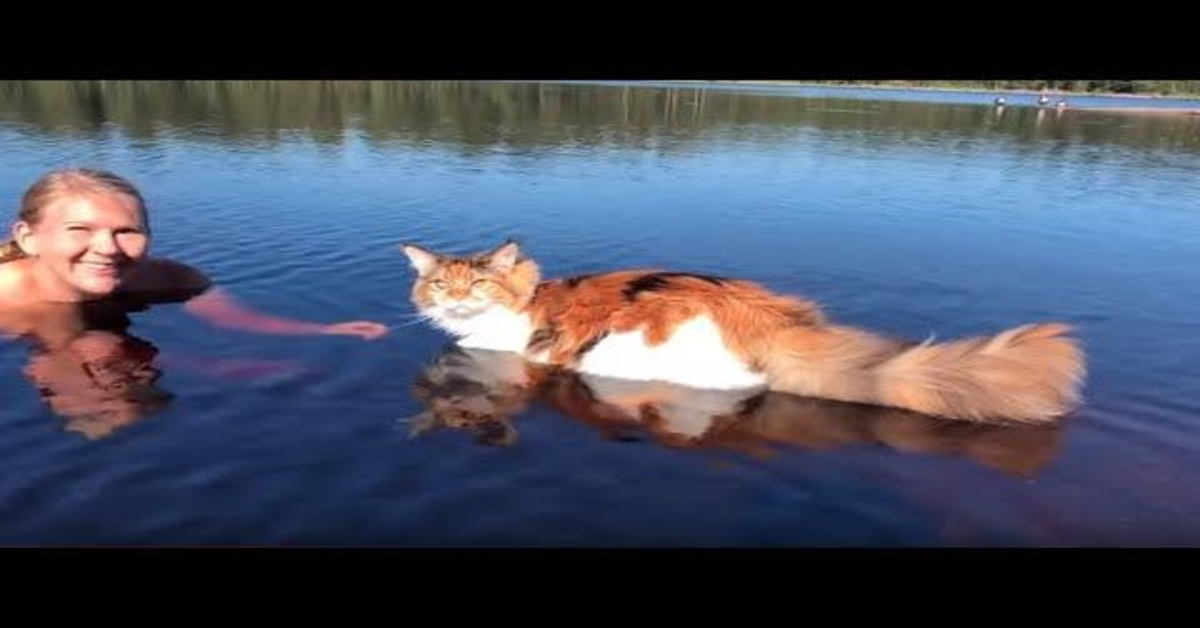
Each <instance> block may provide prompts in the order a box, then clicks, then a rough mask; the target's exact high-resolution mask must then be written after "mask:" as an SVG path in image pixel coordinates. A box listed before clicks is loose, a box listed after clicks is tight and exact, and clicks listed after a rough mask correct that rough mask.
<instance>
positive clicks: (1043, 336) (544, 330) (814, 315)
mask: <svg viewBox="0 0 1200 628" xmlns="http://www.w3.org/2000/svg"><path fill="white" fill-rule="evenodd" d="M401 250H403V251H404V253H405V254H406V255H407V256H408V259H409V261H411V262H412V265H413V267H414V268H416V270H417V273H418V277H417V280H416V282H415V283H414V285H413V290H412V297H413V301H414V303H415V304H416V306H417V308H418V311H419V312H420V313H421V314H422V315H423V316H424V317H426V318H427V319H429V320H430V321H431V322H432V323H433V324H435V325H437V326H438V327H440V328H442V329H444V330H445V331H447V332H449V333H450V334H452V335H454V336H455V337H456V338H457V339H458V344H459V345H461V346H464V347H474V348H480V349H491V350H495V351H512V352H517V353H521V354H523V355H525V356H526V357H528V358H529V359H531V360H533V361H535V362H541V363H547V364H553V365H556V366H560V367H563V368H567V369H572V370H575V371H578V372H580V373H587V374H592V375H601V376H608V377H615V378H621V379H631V380H661V381H666V382H673V383H677V384H683V385H685V386H690V387H694V388H704V389H743V388H763V387H765V388H769V389H771V390H776V391H782V392H788V393H793V394H797V395H804V396H809V397H821V398H826V399H835V400H840V401H851V402H859V403H869V404H875V405H882V406H891V407H897V408H905V409H909V410H915V411H917V412H922V413H925V414H930V415H935V416H941V417H946V418H952V419H963V420H970V421H989V420H999V421H1005V420H1007V421H1023V422H1045V421H1050V420H1053V419H1055V418H1057V417H1060V416H1062V415H1064V414H1066V413H1067V412H1069V411H1070V410H1071V409H1073V408H1074V407H1075V405H1076V404H1077V403H1078V401H1079V388H1080V385H1081V383H1082V379H1083V375H1084V370H1085V369H1084V357H1083V352H1082V351H1081V350H1080V348H1079V346H1078V343H1077V342H1076V341H1075V340H1074V339H1072V338H1071V337H1069V335H1068V333H1069V332H1070V328H1069V327H1068V326H1066V325H1063V324H1059V323H1044V324H1034V325H1024V326H1021V327H1017V328H1014V329H1010V330H1008V331H1005V332H1002V333H1000V334H997V335H994V336H987V337H978V338H968V339H963V340H957V341H953V342H945V343H938V344H933V343H931V342H923V343H915V342H910V341H904V340H897V339H893V338H887V337H884V336H881V335H878V334H874V333H871V332H868V331H864V330H860V329H855V328H852V327H847V326H843V325H837V324H833V323H831V322H829V321H827V320H826V318H825V316H824V315H823V313H822V312H821V310H820V309H819V308H818V307H817V305H816V304H814V303H812V302H810V301H806V300H803V299H800V298H796V297H790V296H783V295H778V294H774V293H772V292H770V291H768V290H766V289H765V288H763V287H762V286H759V285H757V284H755V283H752V282H749V281H744V280H737V279H726V278H722V277H713V276H709V275H698V274H691V273H681V272H666V271H660V270H623V271H616V272H609V273H601V274H594V275H581V276H576V277H569V278H564V279H556V280H548V281H542V280H541V276H540V271H539V269H538V266H537V264H536V263H535V262H534V261H533V260H531V259H528V258H525V257H523V256H522V255H521V251H520V249H519V247H518V245H517V244H516V243H514V242H507V243H505V244H503V245H502V246H500V247H499V248H497V249H495V250H493V251H489V252H484V253H477V254H472V255H466V256H454V255H439V254H437V253H434V252H432V251H429V250H426V249H423V248H421V247H419V246H416V245H412V244H406V245H403V246H401Z"/></svg>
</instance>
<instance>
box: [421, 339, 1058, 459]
mask: <svg viewBox="0 0 1200 628" xmlns="http://www.w3.org/2000/svg"><path fill="white" fill-rule="evenodd" d="M413 391H414V394H415V396H416V397H417V398H418V399H420V400H421V402H422V404H424V406H425V408H426V410H425V411H424V412H422V413H421V414H419V415H418V416H416V417H413V418H411V419H409V421H411V422H412V426H411V427H412V434H413V435H414V436H419V435H422V434H425V433H428V432H431V431H433V430H436V429H439V428H448V429H453V430H461V431H464V432H467V433H469V434H472V435H473V436H474V438H475V439H476V441H477V442H480V443H482V444H485V445H493V446H496V445H513V444H516V443H517V441H518V434H519V429H518V419H519V418H520V416H521V414H522V413H523V412H525V411H526V410H528V409H529V408H530V406H532V405H533V404H535V403H540V404H545V405H547V406H549V407H551V408H553V409H555V410H556V411H558V413H560V414H562V415H564V416H566V417H569V418H571V419H573V420H576V421H581V422H583V423H586V424H588V425H590V426H592V427H593V428H595V430H596V432H597V434H598V435H599V436H600V437H601V438H604V439H610V440H635V441H636V440H641V439H642V436H643V435H644V436H645V437H647V438H649V439H650V440H652V441H654V442H655V443H657V444H659V445H662V446H665V447H677V448H696V449H722V450H731V451H735V452H739V453H743V454H746V455H751V456H756V457H769V456H770V455H772V454H773V453H774V451H775V450H776V449H778V448H780V447H789V448H794V449H798V450H827V449H834V448H838V447H869V446H883V447H888V448H891V449H894V450H896V451H900V452H905V453H911V454H923V455H958V456H963V457H965V458H969V459H971V460H973V461H975V462H977V463H979V464H982V465H985V466H988V467H991V468H994V469H997V470H1000V471H1004V472H1006V473H1010V474H1013V475H1017V476H1032V475H1035V474H1037V472H1038V471H1039V470H1041V469H1042V468H1044V467H1045V466H1046V465H1047V464H1049V463H1050V462H1051V461H1052V460H1053V459H1054V456H1055V454H1056V452H1057V450H1058V448H1059V441H1060V436H1061V432H1062V429H1063V427H1062V426H1061V425H1057V426H1049V427H1044V426H1038V427H1030V426H997V425H975V424H970V423H965V422H962V421H945V420H939V419H936V418H932V417H928V416H925V415H921V414H917V413H913V412H906V411H902V410H895V409H891V408H881V407H875V406H866V405H859V404H850V403H838V402H832V401H826V400H822V399H811V398H805V397H799V396H795V395H788V394H783V393H775V392H757V391H749V392H746V391H715V390H696V389H692V388H687V387H683V386H677V385H674V384H668V383H663V382H636V381H626V380H616V379H611V378H605V377H594V376H590V375H582V376H581V375H578V374H575V373H572V372H568V371H564V370H561V369H555V368H552V367H549V366H545V365H540V364H535V363H532V362H529V361H526V360H525V359H523V358H522V357H521V356H520V355H519V354H515V353H503V352H496V351H487V350H480V349H466V348H460V347H453V348H451V349H449V350H448V351H446V352H445V353H443V354H442V355H441V356H440V357H439V358H438V359H437V360H436V361H434V362H433V363H432V364H430V365H429V366H428V367H427V368H425V369H424V370H423V371H422V373H421V375H420V376H419V377H418V378H417V380H416V381H415V383H414V385H413Z"/></svg>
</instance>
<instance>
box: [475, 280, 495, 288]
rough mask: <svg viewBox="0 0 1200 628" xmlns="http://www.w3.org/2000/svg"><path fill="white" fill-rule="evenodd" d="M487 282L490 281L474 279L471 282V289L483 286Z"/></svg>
mask: <svg viewBox="0 0 1200 628" xmlns="http://www.w3.org/2000/svg"><path fill="white" fill-rule="evenodd" d="M489 281H491V280H490V279H476V280H475V281H472V282H471V287H472V288H474V287H477V286H482V285H483V284H485V283H487V282H489Z"/></svg>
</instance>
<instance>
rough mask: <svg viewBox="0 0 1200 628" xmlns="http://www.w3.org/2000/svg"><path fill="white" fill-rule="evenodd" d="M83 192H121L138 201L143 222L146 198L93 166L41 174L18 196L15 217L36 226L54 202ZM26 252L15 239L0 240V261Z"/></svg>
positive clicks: (132, 186) (122, 179) (127, 184)
mask: <svg viewBox="0 0 1200 628" xmlns="http://www.w3.org/2000/svg"><path fill="white" fill-rule="evenodd" d="M85 193H92V194H120V195H124V196H128V197H129V198H132V199H133V200H135V201H137V204H138V209H140V210H141V212H142V221H143V222H146V219H147V216H146V201H145V199H143V198H142V193H141V192H139V191H138V189H137V187H136V186H134V185H133V184H132V183H130V182H129V181H128V180H127V179H125V178H124V177H121V176H119V175H116V174H113V173H111V172H108V171H106V170H97V169H95V168H65V169H62V170H52V171H50V172H47V173H46V174H44V175H42V177H41V178H40V179H38V180H37V181H35V182H34V183H33V185H31V186H29V189H28V190H26V191H25V196H24V197H23V198H22V199H21V211H20V212H19V213H18V214H17V220H20V221H23V222H26V223H28V224H30V225H36V224H37V223H38V222H40V221H41V220H42V210H43V209H45V208H46V207H47V206H49V205H50V204H51V203H53V202H54V201H57V200H58V199H60V198H62V197H64V196H70V195H79V194H85ZM25 256H26V254H25V251H23V250H21V247H20V246H18V245H17V243H16V241H14V240H5V241H3V242H0V264H3V263H4V262H11V261H13V260H16V259H21V258H22V257H25Z"/></svg>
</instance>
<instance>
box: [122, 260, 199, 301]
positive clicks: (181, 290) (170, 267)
mask: <svg viewBox="0 0 1200 628" xmlns="http://www.w3.org/2000/svg"><path fill="white" fill-rule="evenodd" d="M211 286H212V280H211V279H209V278H208V277H207V276H206V275H205V274H204V273H202V272H200V270H198V269H196V268H194V267H192V266H189V265H187V264H184V263H182V262H177V261H175V260H170V259H164V258H151V259H147V260H144V261H143V262H142V263H141V264H139V265H138V267H137V269H136V270H134V271H133V272H132V273H131V274H130V276H129V277H128V278H127V279H126V282H125V284H124V285H122V286H121V290H120V291H121V292H122V293H123V294H129V295H138V296H143V295H164V296H166V295H174V296H175V297H176V298H189V297H191V296H196V295H198V294H200V293H202V292H205V291H206V290H208V289H209V288H210V287H211Z"/></svg>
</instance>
